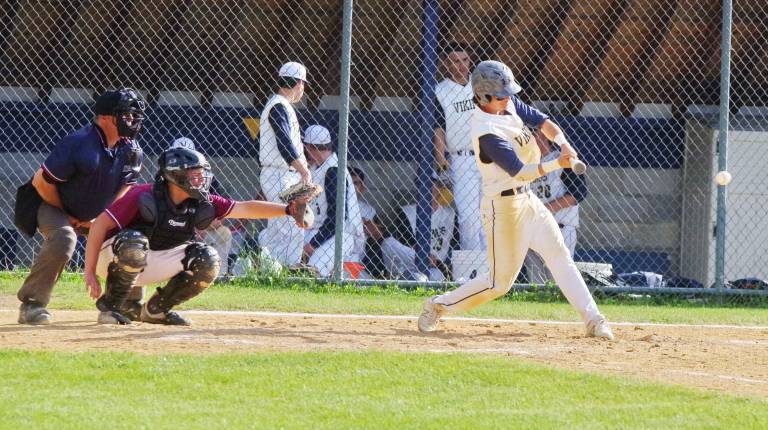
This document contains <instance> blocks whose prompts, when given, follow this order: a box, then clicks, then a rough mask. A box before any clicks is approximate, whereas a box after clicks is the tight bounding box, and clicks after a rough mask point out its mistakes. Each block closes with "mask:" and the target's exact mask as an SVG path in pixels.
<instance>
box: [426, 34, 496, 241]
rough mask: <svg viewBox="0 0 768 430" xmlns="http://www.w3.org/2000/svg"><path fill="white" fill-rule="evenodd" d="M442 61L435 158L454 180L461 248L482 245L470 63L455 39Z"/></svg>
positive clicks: (466, 53)
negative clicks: (472, 134)
mask: <svg viewBox="0 0 768 430" xmlns="http://www.w3.org/2000/svg"><path fill="white" fill-rule="evenodd" d="M444 63H445V68H446V70H447V71H448V75H449V76H448V77H447V78H445V79H444V80H443V81H442V82H440V83H439V84H437V87H435V98H436V103H435V108H436V113H435V119H436V121H435V122H436V124H435V135H434V138H433V142H434V145H435V160H436V161H437V166H438V170H439V171H446V170H448V172H449V174H450V177H451V181H452V182H453V199H454V201H455V202H456V210H457V212H458V215H459V216H458V218H459V239H460V240H461V249H464V250H474V249H483V247H484V246H485V240H484V238H483V225H482V223H481V221H480V218H479V217H478V216H477V211H478V210H479V209H480V194H481V192H480V173H479V172H478V171H477V165H476V164H475V152H474V150H473V149H472V140H471V139H470V135H469V121H470V118H471V116H472V111H473V110H474V108H475V104H474V103H472V97H473V96H472V83H471V82H470V80H469V73H470V71H471V66H472V63H471V60H470V58H469V53H468V52H467V50H466V49H465V48H464V47H463V46H461V45H459V44H455V43H454V44H451V45H449V46H448V48H447V49H446V50H445V57H444ZM446 153H447V154H448V159H447V160H446V158H445V156H446Z"/></svg>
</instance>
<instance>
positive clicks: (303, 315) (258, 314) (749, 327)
mask: <svg viewBox="0 0 768 430" xmlns="http://www.w3.org/2000/svg"><path fill="white" fill-rule="evenodd" d="M0 312H18V309H0ZM54 312H81V311H71V310H62V311H54ZM181 312H183V313H186V314H192V315H230V316H250V317H273V318H327V319H372V320H401V321H409V320H411V321H412V320H416V319H417V318H418V317H417V316H413V315H372V314H320V313H309V312H271V311H212V310H185V311H181ZM441 320H443V321H463V322H472V323H504V324H542V325H582V324H583V323H582V322H579V321H554V320H522V319H520V320H518V319H507V318H478V317H443V318H442V319H441ZM610 323H611V325H612V326H616V327H670V328H705V329H706V328H711V329H742V330H768V326H759V325H736V324H684V323H649V322H629V321H621V322H614V321H611V322H610Z"/></svg>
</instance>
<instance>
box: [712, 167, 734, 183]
mask: <svg viewBox="0 0 768 430" xmlns="http://www.w3.org/2000/svg"><path fill="white" fill-rule="evenodd" d="M732 179H733V177H732V176H731V173H730V172H728V171H727V170H722V171H720V172H717V175H715V182H717V185H728V184H730V183H731V180H732Z"/></svg>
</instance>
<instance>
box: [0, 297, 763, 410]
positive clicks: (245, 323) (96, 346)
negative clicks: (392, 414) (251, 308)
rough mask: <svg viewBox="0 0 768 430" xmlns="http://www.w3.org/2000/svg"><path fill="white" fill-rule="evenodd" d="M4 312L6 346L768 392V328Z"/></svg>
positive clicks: (0, 339)
mask: <svg viewBox="0 0 768 430" xmlns="http://www.w3.org/2000/svg"><path fill="white" fill-rule="evenodd" d="M16 312H17V311H16V309H5V310H0V347H1V348H15V349H30V350H31V349H34V350H39V349H42V350H50V351H91V350H109V351H133V352H140V353H150V354H151V353H174V352H184V353H201V354H203V353H221V352H254V351H364V350H378V351H403V352H417V351H418V352H438V353H453V352H471V353H486V354H498V355H506V356H514V357H519V358H523V359H527V360H531V361H534V362H539V363H543V364H546V365H550V366H554V367H560V368H568V369H575V370H582V371H589V372H593V373H606V374H613V375H622V376H629V377H633V378H639V379H646V380H648V379H650V380H655V381H662V382H667V383H674V384H681V385H687V386H691V387H698V388H705V389H713V390H717V391H721V392H725V393H730V394H743V395H750V396H757V397H762V398H768V327H737V326H716V325H708V326H704V325H702V326H691V325H687V326H686V325H652V324H630V323H624V324H617V325H614V332H615V334H616V335H617V338H618V340H617V341H616V342H606V341H600V340H597V339H587V338H584V337H583V328H582V326H581V324H574V323H563V322H549V321H511V320H481V319H466V318H456V319H449V320H447V321H445V322H444V323H443V325H442V326H441V328H442V330H441V331H439V332H437V333H435V334H431V335H422V334H420V333H418V332H417V331H416V329H415V318H414V317H397V316H392V317H386V316H363V315H316V314H283V313H267V312H236V313H233V312H216V311H199V312H195V311H191V312H187V313H186V315H187V316H190V317H191V318H192V319H193V320H194V325H193V326H192V327H164V326H157V325H151V324H142V323H135V324H134V325H131V326H124V327H118V326H101V325H97V324H96V323H95V319H96V314H95V312H93V311H54V323H53V324H52V325H50V326H44V327H30V326H21V325H18V324H16V317H17V313H16Z"/></svg>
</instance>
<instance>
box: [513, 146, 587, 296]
mask: <svg viewBox="0 0 768 430" xmlns="http://www.w3.org/2000/svg"><path fill="white" fill-rule="evenodd" d="M559 156H560V151H559V150H554V151H551V152H550V153H549V154H547V155H545V156H543V157H542V158H541V161H542V162H546V161H550V160H556V159H557V158H558V157H559ZM531 190H532V191H533V192H534V193H536V196H537V197H538V198H539V199H540V200H541V201H542V202H543V203H549V202H551V201H553V200H557V199H559V198H560V197H563V196H564V195H566V194H569V191H568V187H567V186H566V185H565V182H564V181H563V169H557V170H555V171H553V172H549V173H547V175H546V176H542V177H541V178H539V179H536V180H535V181H533V182H532V183H531ZM553 215H554V217H555V221H557V225H558V227H560V233H561V234H562V235H563V240H564V241H565V246H566V248H568V251H570V253H571V257H573V253H574V251H575V250H576V229H577V228H578V227H579V205H578V204H577V205H575V206H570V207H567V208H564V209H560V210H559V211H557V212H555V213H554V214H553ZM525 266H526V269H528V276H529V279H530V282H532V283H535V284H543V283H545V282H547V281H549V280H551V279H552V276H551V274H550V273H549V271H548V270H547V268H546V267H545V266H544V262H543V261H542V259H541V257H540V256H539V255H538V254H536V253H533V252H531V253H529V254H528V257H526V259H525Z"/></svg>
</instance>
